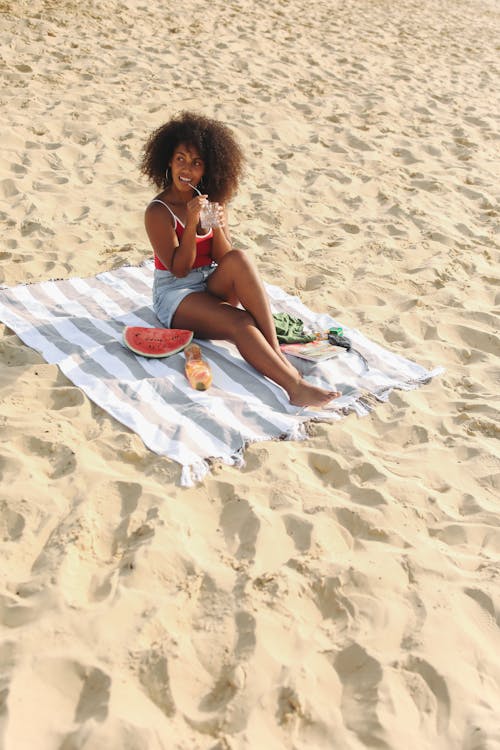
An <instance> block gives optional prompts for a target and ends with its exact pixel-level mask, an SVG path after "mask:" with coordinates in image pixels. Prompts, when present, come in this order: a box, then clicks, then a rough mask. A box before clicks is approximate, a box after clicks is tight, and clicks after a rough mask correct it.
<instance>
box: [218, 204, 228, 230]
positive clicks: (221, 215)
mask: <svg viewBox="0 0 500 750" xmlns="http://www.w3.org/2000/svg"><path fill="white" fill-rule="evenodd" d="M217 226H218V227H220V228H221V229H225V228H226V212H225V210H224V206H221V204H220V203H217Z"/></svg>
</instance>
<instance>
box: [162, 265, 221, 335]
mask: <svg viewBox="0 0 500 750" xmlns="http://www.w3.org/2000/svg"><path fill="white" fill-rule="evenodd" d="M216 268H217V266H216V265H215V264H213V265H211V266H201V267H200V268H193V270H192V271H190V272H189V273H188V275H187V276H183V277H182V278H177V276H174V274H173V273H170V271H162V270H160V269H159V268H155V272H154V281H153V309H154V311H155V313H156V317H157V318H158V320H159V321H160V322H161V323H162V324H163V325H164V326H165V327H166V328H170V326H171V323H172V318H173V317H174V315H175V311H176V310H177V308H178V307H179V305H180V303H181V302H182V300H183V299H184V297H187V296H188V294H192V293H193V292H206V291H207V279H208V277H209V276H210V274H211V273H213V272H214V271H215V269H216Z"/></svg>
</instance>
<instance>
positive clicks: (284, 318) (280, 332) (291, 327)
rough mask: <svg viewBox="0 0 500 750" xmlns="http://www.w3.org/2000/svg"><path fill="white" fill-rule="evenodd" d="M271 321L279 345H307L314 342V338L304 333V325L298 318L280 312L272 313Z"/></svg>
mask: <svg viewBox="0 0 500 750" xmlns="http://www.w3.org/2000/svg"><path fill="white" fill-rule="evenodd" d="M273 319H274V325H275V328H276V335H277V336H278V341H279V342H280V344H307V343H308V342H309V341H314V339H315V336H313V335H312V334H308V333H304V323H303V321H302V320H301V319H300V318H294V317H293V315H289V314H288V313H285V312H282V313H274V315H273Z"/></svg>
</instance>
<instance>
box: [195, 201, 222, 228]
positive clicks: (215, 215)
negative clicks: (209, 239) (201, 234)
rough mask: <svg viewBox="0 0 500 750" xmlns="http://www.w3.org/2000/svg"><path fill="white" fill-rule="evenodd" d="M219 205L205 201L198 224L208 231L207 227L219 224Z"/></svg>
mask: <svg viewBox="0 0 500 750" xmlns="http://www.w3.org/2000/svg"><path fill="white" fill-rule="evenodd" d="M219 211H220V205H219V204H218V203H212V202H211V201H207V202H206V203H205V204H204V205H203V206H202V209H201V211H200V224H201V226H202V228H203V229H206V231H207V232H208V230H209V229H213V228H214V227H219V226H220V218H219Z"/></svg>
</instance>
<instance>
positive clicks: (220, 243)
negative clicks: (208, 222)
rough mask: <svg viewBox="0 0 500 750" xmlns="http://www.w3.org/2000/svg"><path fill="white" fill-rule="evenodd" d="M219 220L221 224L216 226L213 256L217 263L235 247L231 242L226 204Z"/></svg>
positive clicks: (222, 207) (222, 208)
mask: <svg viewBox="0 0 500 750" xmlns="http://www.w3.org/2000/svg"><path fill="white" fill-rule="evenodd" d="M219 221H220V225H219V226H218V227H214V230H213V233H214V238H213V240H212V258H213V259H214V260H215V262H216V263H219V262H220V259H221V258H222V257H223V256H224V255H225V254H226V253H228V252H229V251H230V250H232V249H233V246H232V244H231V237H230V235H229V229H228V226H227V207H226V206H221V212H220V214H219Z"/></svg>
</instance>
